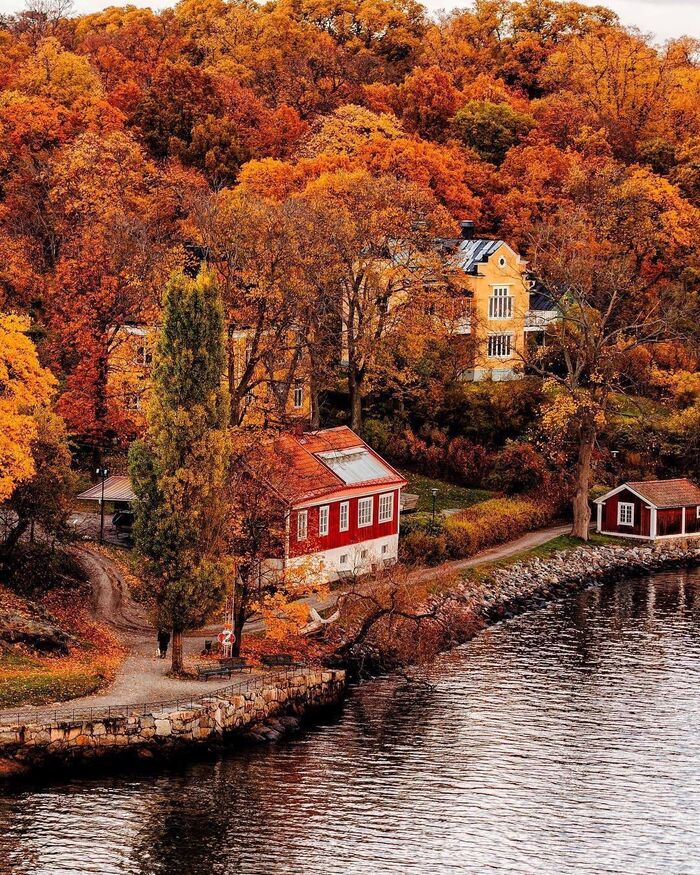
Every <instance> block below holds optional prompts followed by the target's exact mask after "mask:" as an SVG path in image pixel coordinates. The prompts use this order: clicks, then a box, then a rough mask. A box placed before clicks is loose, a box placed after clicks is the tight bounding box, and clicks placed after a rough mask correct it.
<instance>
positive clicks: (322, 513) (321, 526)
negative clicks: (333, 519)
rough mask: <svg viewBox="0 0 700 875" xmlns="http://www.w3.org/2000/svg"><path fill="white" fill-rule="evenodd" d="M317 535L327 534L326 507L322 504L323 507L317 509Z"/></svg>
mask: <svg viewBox="0 0 700 875" xmlns="http://www.w3.org/2000/svg"><path fill="white" fill-rule="evenodd" d="M318 533H319V535H327V534H328V505H327V504H324V506H323V507H319V509H318Z"/></svg>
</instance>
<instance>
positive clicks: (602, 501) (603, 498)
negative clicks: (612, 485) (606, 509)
mask: <svg viewBox="0 0 700 875" xmlns="http://www.w3.org/2000/svg"><path fill="white" fill-rule="evenodd" d="M623 489H626V490H627V491H628V492H631V493H632V495H636V496H637V498H638V499H639V500H640V501H643V502H644V504H646V505H647V506H648V507H656V505H655V504H654V503H653V502H651V501H649V499H648V498H645V497H644V496H643V495H640V494H639V493H638V492H636V491H635V490H634V489H632V487H631V486H628V485H627V484H626V483H623V484H622V486H618V487H617V489H612V490H610V492H606V493H605V495H601V496H600V498H596V500H595V501H594V502H593V503H594V504H605V502H606V501H607V500H608V499H609V498H613V497H614V496H615V495H617V494H618V492H622V490H623Z"/></svg>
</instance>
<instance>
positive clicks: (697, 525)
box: [685, 507, 700, 535]
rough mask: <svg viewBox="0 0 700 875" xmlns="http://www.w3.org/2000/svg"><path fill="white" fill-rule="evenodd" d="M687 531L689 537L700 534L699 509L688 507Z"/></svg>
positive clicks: (686, 513) (686, 514) (686, 515)
mask: <svg viewBox="0 0 700 875" xmlns="http://www.w3.org/2000/svg"><path fill="white" fill-rule="evenodd" d="M685 530H686V533H687V534H689V535H695V534H697V533H698V532H700V519H698V509H697V507H686V509H685Z"/></svg>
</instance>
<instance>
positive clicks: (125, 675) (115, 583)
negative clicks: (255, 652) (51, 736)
mask: <svg viewBox="0 0 700 875" xmlns="http://www.w3.org/2000/svg"><path fill="white" fill-rule="evenodd" d="M570 530H571V527H570V526H552V527H549V528H547V529H540V530H538V531H535V532H529V533H528V534H527V535H523V536H522V537H521V538H517V539H516V540H515V541H509V542H508V543H507V544H502V545H500V546H499V547H492V548H490V549H489V550H484V551H483V552H482V553H479V554H478V555H477V556H473V557H472V558H471V559H460V560H457V561H454V562H445V563H444V564H443V565H439V566H437V567H436V568H421V569H418V570H416V571H414V572H412V573H411V574H410V576H409V579H410V580H413V581H415V582H416V583H420V582H424V581H426V580H430V579H431V578H434V577H436V576H438V575H441V574H445V573H454V572H456V571H462V570H465V569H467V568H473V567H475V566H477V565H483V564H485V563H487V562H493V561H495V560H498V559H504V558H506V557H508V556H513V555H514V554H516V553H520V552H522V551H523V550H528V549H531V548H532V547H538V546H540V545H541V544H546V543H547V541H551V540H552V539H553V538H556V537H558V536H559V535H563V534H567V533H568V532H569V531H570ZM72 549H73V551H74V553H75V555H76V557H77V558H78V560H79V561H80V563H81V564H82V565H83V567H84V568H85V570H86V571H87V573H88V575H89V577H90V580H91V581H92V587H93V598H94V605H95V615H96V616H97V617H98V618H99V619H100V620H102V621H103V622H104V623H107V624H109V625H110V626H112V627H113V628H114V629H115V631H116V632H117V634H118V635H119V637H120V638H121V639H122V640H123V641H124V643H125V644H126V646H127V647H128V649H129V655H128V656H127V657H126V659H125V660H124V662H123V663H122V665H121V667H120V669H119V671H118V673H117V677H116V679H115V681H114V683H113V684H112V685H111V686H110V687H109V688H108V689H107V690H103V691H102V692H99V693H95V694H94V695H92V696H84V697H82V698H80V699H71V700H70V701H69V702H58V703H55V704H48V705H42V706H41V710H54V709H55V710H56V711H57V712H58V713H59V714H62V713H64V714H67V713H70V712H71V711H73V710H74V709H75V710H78V709H89V708H109V707H116V706H119V705H125V704H138V703H142V702H158V701H165V700H169V699H178V698H187V697H189V696H203V695H206V694H208V693H213V692H215V691H216V690H217V689H220V688H222V687H224V686H228V685H229V684H231V683H235V682H236V681H237V680H245V679H246V678H247V677H249V675H248V673H247V672H241V673H238V674H235V675H233V676H232V677H231V679H228V678H226V679H221V678H217V679H214V680H210V681H196V680H190V681H187V680H176V679H174V678H169V677H167V676H166V672H167V671H168V670H169V669H170V658H169V656H170V655H169V654H168V658H167V659H159V658H158V657H157V656H156V646H157V643H156V630H155V629H154V628H153V626H152V625H151V623H150V622H149V619H148V616H147V613H146V611H145V610H144V608H143V606H142V605H139V604H138V603H136V602H135V601H134V600H133V599H132V598H131V595H130V593H129V587H128V585H127V583H126V581H125V580H124V578H123V577H122V575H121V573H120V571H119V569H118V567H117V566H116V565H115V564H114V563H113V562H112V561H111V560H110V559H108V558H107V557H105V556H103V555H102V554H101V553H98V552H96V551H94V550H92V549H91V548H90V547H89V546H87V545H86V544H81V545H80V546H77V547H73V548H72ZM339 594H340V592H339V591H338V590H335V591H333V592H331V593H330V594H329V595H328V596H327V597H326V598H324V599H318V598H316V597H314V596H311V597H309V598H305V599H304V600H303V601H304V602H306V603H307V604H308V605H309V606H310V607H315V608H316V609H317V610H324V609H326V608H329V607H331V606H333V605H334V604H335V602H336V600H337V598H338V596H339ZM262 628H263V625H262V621H261V620H260V619H259V618H253V619H252V620H250V621H249V622H248V623H247V624H246V631H248V632H256V631H259V630H261V629H262ZM217 631H218V629H216V628H213V627H210V628H207V629H202V630H199V631H197V632H193V633H191V634H188V635H186V636H185V637H184V641H183V649H184V655H185V659H186V660H187V658H188V657H189V658H190V659H192V658H193V657H195V656H196V655H197V654H199V653H200V652H201V651H202V649H203V647H204V640H205V638H212V637H214V636H215V635H216V633H217ZM32 710H35V709H30V708H25V709H19V710H18V709H16V708H15V709H5V710H0V718H2V717H11V716H12V715H16V714H18V713H19V714H25V713H30V712H31V711H32Z"/></svg>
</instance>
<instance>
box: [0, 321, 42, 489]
mask: <svg viewBox="0 0 700 875" xmlns="http://www.w3.org/2000/svg"><path fill="white" fill-rule="evenodd" d="M28 327H29V322H28V320H27V319H24V318H22V317H20V316H12V315H0V425H1V427H0V501H5V499H7V498H9V497H10V495H11V494H12V491H13V489H14V488H15V486H16V485H17V484H18V483H22V482H24V481H25V480H29V478H30V477H31V476H32V475H33V474H34V462H33V459H32V441H33V440H34V438H35V436H36V422H35V420H34V413H35V411H36V410H37V409H39V408H41V407H43V406H45V405H46V404H48V402H49V401H50V399H51V396H52V394H53V392H54V389H55V386H56V380H55V378H54V376H53V374H52V373H51V372H50V371H47V370H46V368H42V367H41V365H40V364H39V359H38V357H37V354H36V348H35V346H34V344H33V343H32V341H31V340H30V339H29V337H28V336H27V333H26V332H27V329H28Z"/></svg>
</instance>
